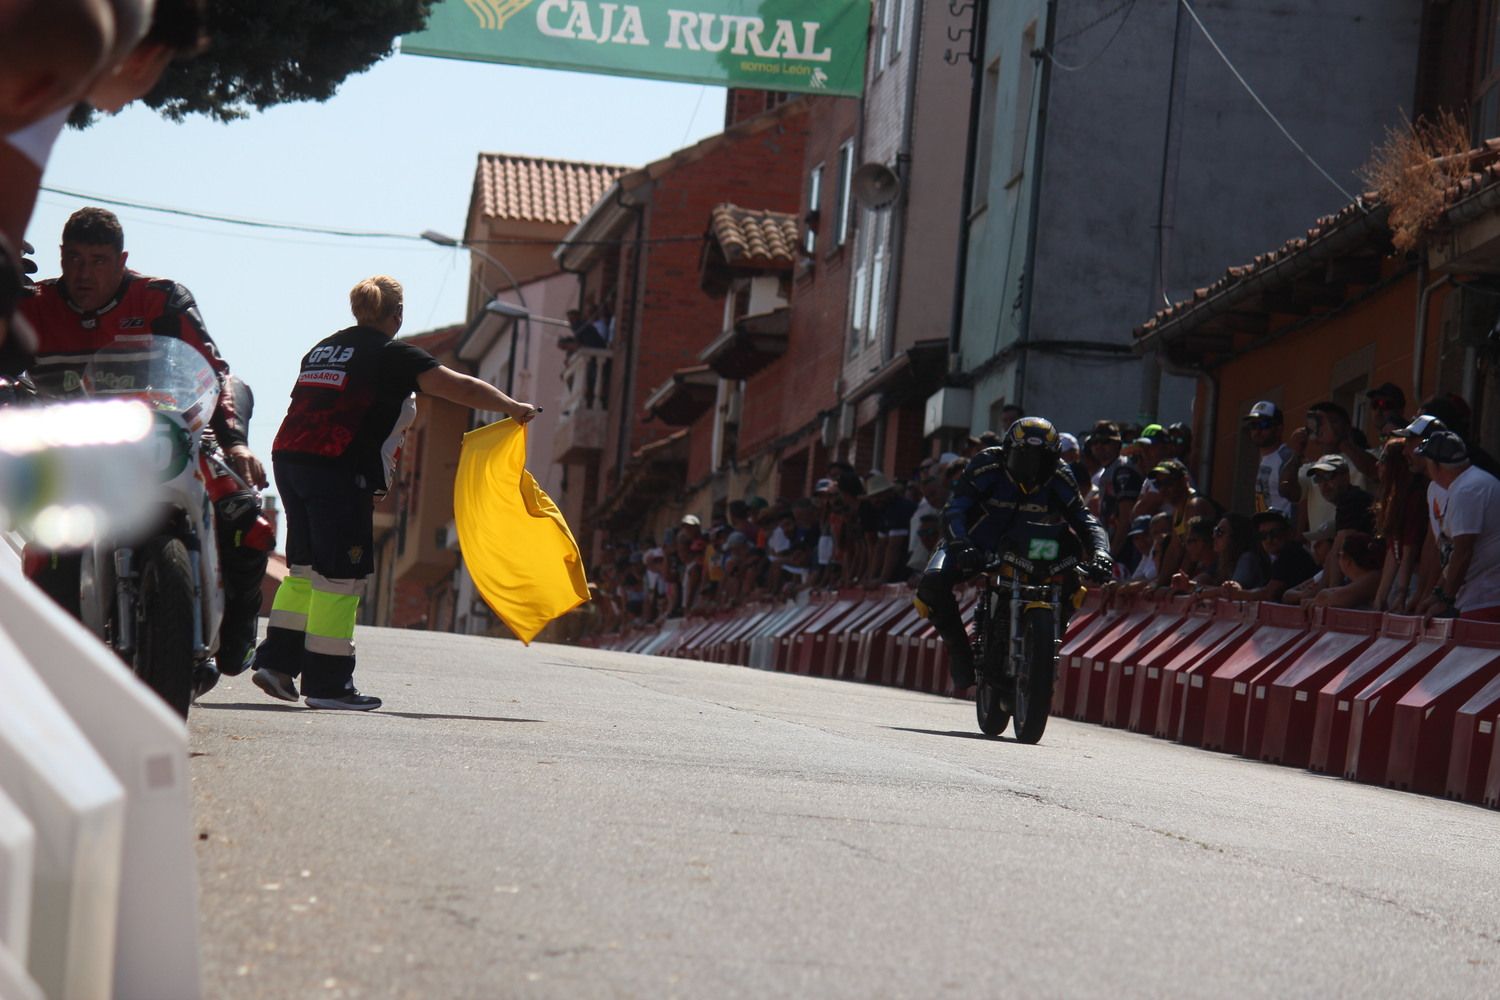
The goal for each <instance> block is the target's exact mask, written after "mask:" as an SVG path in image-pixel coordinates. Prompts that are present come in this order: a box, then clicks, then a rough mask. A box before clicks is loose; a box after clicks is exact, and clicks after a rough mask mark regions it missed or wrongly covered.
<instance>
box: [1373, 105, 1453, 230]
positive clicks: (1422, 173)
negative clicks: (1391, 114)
mask: <svg viewBox="0 0 1500 1000" xmlns="http://www.w3.org/2000/svg"><path fill="white" fill-rule="evenodd" d="M1468 153H1469V129H1468V125H1467V124H1466V123H1465V122H1463V121H1462V120H1461V119H1459V118H1458V116H1456V115H1455V114H1453V112H1451V111H1443V112H1442V113H1440V114H1439V115H1438V116H1437V118H1435V119H1427V118H1420V119H1418V120H1417V122H1416V124H1411V123H1407V124H1406V125H1405V126H1403V127H1401V128H1387V129H1386V130H1385V141H1384V142H1382V143H1381V144H1380V145H1379V146H1377V147H1375V151H1374V153H1373V154H1372V155H1371V156H1370V160H1369V162H1368V163H1366V164H1365V165H1364V167H1362V168H1361V169H1360V171H1359V176H1360V179H1361V180H1363V181H1364V182H1365V183H1366V184H1367V185H1369V187H1370V189H1371V190H1373V191H1374V192H1375V193H1376V195H1377V196H1378V197H1379V198H1380V200H1381V201H1383V202H1385V204H1387V205H1389V206H1390V216H1389V225H1390V227H1391V242H1392V243H1394V244H1395V245H1396V248H1397V249H1398V250H1413V249H1415V248H1416V246H1417V244H1418V243H1419V242H1420V241H1421V239H1422V235H1423V234H1424V233H1426V232H1428V231H1429V230H1431V229H1432V227H1433V226H1434V225H1436V224H1437V221H1438V220H1439V219H1440V218H1442V214H1443V209H1444V208H1446V207H1447V204H1448V199H1449V197H1450V190H1451V189H1452V187H1453V186H1454V185H1455V184H1457V183H1458V182H1459V181H1460V180H1462V179H1463V177H1464V175H1465V174H1467V173H1468V172H1469V155H1468Z"/></svg>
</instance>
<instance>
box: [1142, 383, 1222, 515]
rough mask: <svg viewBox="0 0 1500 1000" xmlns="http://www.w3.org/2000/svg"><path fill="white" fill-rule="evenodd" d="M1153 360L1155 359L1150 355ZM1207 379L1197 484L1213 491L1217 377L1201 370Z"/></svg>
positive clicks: (1200, 424) (1208, 490)
mask: <svg viewBox="0 0 1500 1000" xmlns="http://www.w3.org/2000/svg"><path fill="white" fill-rule="evenodd" d="M1151 360H1152V361H1153V362H1154V361H1155V360H1156V359H1155V357H1152V358H1151ZM1202 377H1203V378H1205V379H1207V380H1208V393H1207V397H1208V398H1207V399H1205V400H1204V403H1203V419H1202V420H1201V421H1199V424H1198V485H1199V486H1201V487H1202V488H1203V492H1204V493H1211V492H1212V491H1213V475H1214V437H1215V435H1217V434H1218V433H1219V377H1218V376H1217V375H1215V374H1214V373H1213V372H1211V371H1205V372H1203V376H1202Z"/></svg>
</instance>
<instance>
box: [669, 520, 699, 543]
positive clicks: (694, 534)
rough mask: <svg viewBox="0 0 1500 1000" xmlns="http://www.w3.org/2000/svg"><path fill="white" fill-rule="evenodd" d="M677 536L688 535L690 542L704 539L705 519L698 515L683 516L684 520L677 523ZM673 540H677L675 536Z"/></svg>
mask: <svg viewBox="0 0 1500 1000" xmlns="http://www.w3.org/2000/svg"><path fill="white" fill-rule="evenodd" d="M677 534H678V535H686V536H687V540H688V541H689V542H696V541H697V540H698V539H700V538H702V537H703V519H702V518H700V517H699V516H698V515H697V514H684V515H682V520H680V521H678V522H677ZM673 540H674V541H675V540H676V538H675V536H674V539H673Z"/></svg>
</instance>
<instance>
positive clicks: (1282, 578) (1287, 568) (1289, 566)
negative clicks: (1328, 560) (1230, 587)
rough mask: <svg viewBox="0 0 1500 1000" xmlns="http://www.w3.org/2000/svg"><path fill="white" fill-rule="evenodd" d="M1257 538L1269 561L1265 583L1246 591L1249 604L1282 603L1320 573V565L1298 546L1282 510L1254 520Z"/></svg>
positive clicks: (1244, 592) (1262, 515) (1243, 593)
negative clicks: (1282, 600)
mask: <svg viewBox="0 0 1500 1000" xmlns="http://www.w3.org/2000/svg"><path fill="white" fill-rule="evenodd" d="M1250 520H1251V523H1252V524H1253V525H1254V526H1255V535H1256V539H1257V540H1258V541H1259V542H1260V547H1261V550H1262V551H1263V552H1265V554H1266V558H1267V560H1269V562H1270V570H1269V572H1268V573H1267V579H1266V582H1265V583H1264V584H1263V585H1261V586H1259V587H1256V588H1254V589H1253V590H1243V591H1241V593H1240V597H1241V599H1243V600H1247V601H1279V600H1281V598H1282V596H1283V595H1284V594H1285V593H1286V591H1287V590H1289V589H1291V588H1292V587H1295V586H1297V584H1299V583H1301V582H1302V581H1304V580H1306V579H1308V578H1309V577H1311V576H1312V575H1313V574H1315V573H1317V572H1318V564H1317V562H1315V561H1314V560H1313V557H1312V556H1310V555H1309V554H1308V552H1307V550H1306V549H1304V548H1303V547H1302V546H1301V544H1300V543H1298V541H1297V539H1296V537H1295V536H1294V535H1293V532H1292V522H1291V520H1290V519H1289V518H1288V517H1287V516H1286V515H1285V514H1283V513H1282V512H1281V511H1279V510H1267V511H1262V512H1260V513H1259V514H1256V515H1255V516H1254V517H1252V518H1251V519H1250Z"/></svg>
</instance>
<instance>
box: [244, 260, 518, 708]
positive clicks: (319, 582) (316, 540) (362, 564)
mask: <svg viewBox="0 0 1500 1000" xmlns="http://www.w3.org/2000/svg"><path fill="white" fill-rule="evenodd" d="M349 305H350V307H351V310H352V311H353V313H354V319H355V324H356V325H354V326H351V327H349V328H347V329H344V330H340V331H339V332H337V333H335V334H333V335H332V336H330V337H326V338H324V339H323V340H321V341H319V342H318V344H317V345H316V346H315V347H313V349H312V350H310V351H308V352H307V354H306V355H304V356H303V358H302V364H301V367H300V370H299V372H298V374H297V381H296V383H295V385H294V386H293V388H292V402H291V406H290V408H289V409H288V410H287V415H286V419H285V420H283V421H282V423H281V428H280V430H279V431H278V432H277V434H276V440H275V442H274V443H273V444H272V446H271V459H272V464H273V466H274V468H275V473H276V485H277V487H278V488H279V490H280V492H281V499H282V503H283V505H284V509H285V511H286V526H287V540H286V555H287V565H288V569H289V572H288V575H287V577H286V579H285V580H283V581H282V584H281V586H280V588H279V589H278V590H277V591H276V598H275V601H274V602H273V604H272V609H271V621H270V627H269V628H268V629H267V631H266V639H265V641H264V642H262V643H261V645H260V648H259V649H258V650H257V651H256V654H255V675H254V681H255V685H256V687H258V688H260V689H261V690H262V691H264V692H266V693H267V694H269V695H270V696H271V697H273V698H279V699H281V700H283V701H296V700H297V697H298V692H297V683H296V679H297V677H298V676H301V677H302V694H303V695H304V696H305V697H306V700H307V704H308V705H310V706H312V707H314V708H336V709H353V710H356V711H368V710H370V709H372V708H379V707H380V699H379V698H374V697H370V696H369V695H363V694H360V693H359V691H358V690H357V689H356V688H355V686H354V620H355V618H356V616H357V615H358V612H359V592H360V589H361V586H362V585H363V582H364V580H365V578H366V577H367V576H369V575H370V573H371V572H372V571H373V570H374V549H375V545H374V501H375V498H376V497H377V496H382V495H384V494H385V492H386V490H387V489H389V487H390V483H391V478H392V474H393V473H394V471H395V462H396V456H397V454H398V453H399V450H400V444H401V439H402V437H403V436H404V435H405V433H406V429H407V428H408V427H409V426H410V425H411V423H412V421H413V420H414V419H416V412H417V407H416V394H417V393H418V392H425V393H428V394H430V395H433V396H437V397H438V398H439V399H446V400H448V401H449V402H452V403H457V404H458V405H460V406H467V407H469V408H471V409H475V410H489V411H495V412H499V413H504V414H506V415H507V416H509V417H511V418H513V419H514V420H516V421H517V422H519V423H523V424H524V423H526V422H527V421H529V420H530V419H531V418H532V417H534V416H536V413H537V409H536V407H535V406H532V405H531V404H530V403H520V402H517V401H516V400H514V399H512V398H510V396H508V395H506V394H505V393H503V392H501V391H500V390H499V389H497V388H495V387H494V386H492V385H490V384H489V383H487V382H481V381H480V380H479V379H477V378H472V377H470V376H468V375H463V374H460V373H459V372H456V371H454V370H453V369H451V368H447V367H445V366H443V365H441V364H439V363H438V361H437V359H436V358H434V357H433V356H432V355H430V354H428V353H427V352H426V351H424V350H422V349H421V348H420V347H417V346H416V345H414V344H404V343H401V342H399V341H397V340H395V339H394V338H395V336H396V333H397V332H398V331H399V330H400V329H401V321H402V290H401V285H400V283H399V282H397V281H396V279H394V278H391V277H388V276H386V275H377V276H376V277H373V278H366V279H365V280H364V281H361V282H360V283H359V284H357V285H355V286H354V289H353V290H352V291H351V292H350V293H349Z"/></svg>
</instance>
